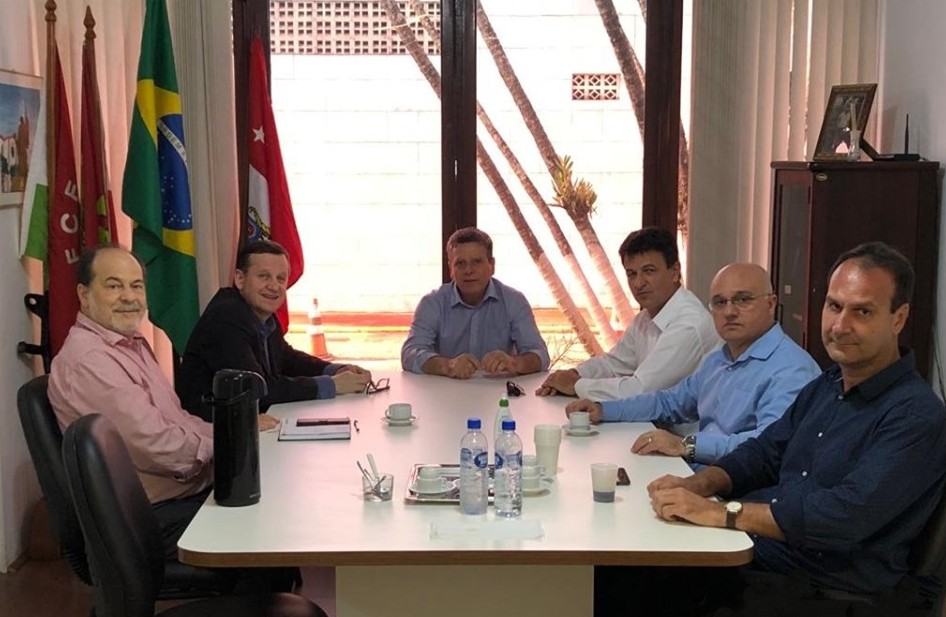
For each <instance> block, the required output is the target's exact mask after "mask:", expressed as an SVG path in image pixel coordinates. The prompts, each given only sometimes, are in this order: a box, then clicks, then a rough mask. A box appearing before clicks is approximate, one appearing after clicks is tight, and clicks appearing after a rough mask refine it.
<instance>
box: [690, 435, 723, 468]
mask: <svg viewBox="0 0 946 617" xmlns="http://www.w3.org/2000/svg"><path fill="white" fill-rule="evenodd" d="M725 440H726V437H725V436H723V435H717V434H715V433H697V434H696V455H695V457H694V460H695V461H696V462H697V463H703V464H704V465H709V464H711V463H713V462H715V461H716V459H718V458H719V457H720V456H722V455H723V454H725V452H721V451H720V450H721V449H722V448H723V446H724V443H723V442H724V441H725Z"/></svg>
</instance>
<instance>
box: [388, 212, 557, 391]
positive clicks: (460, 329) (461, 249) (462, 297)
mask: <svg viewBox="0 0 946 617" xmlns="http://www.w3.org/2000/svg"><path fill="white" fill-rule="evenodd" d="M447 259H448V263H449V265H450V277H451V279H453V280H452V282H450V283H446V284H444V285H442V286H441V287H440V288H439V289H435V290H434V291H432V292H430V293H429V294H427V295H426V296H424V297H423V298H422V299H421V301H420V303H419V304H418V305H417V309H416V310H415V311H414V321H413V322H412V323H411V331H410V333H409V334H408V337H407V340H406V341H404V345H403V346H402V347H401V367H402V368H403V369H404V370H405V371H411V372H413V373H428V374H430V375H444V376H446V377H452V378H454V379H469V378H470V377H472V376H473V375H474V374H475V373H476V372H477V371H482V372H484V373H488V374H497V373H513V374H518V375H524V374H526V373H535V372H538V371H544V370H547V369H548V367H549V352H548V348H547V347H546V345H545V341H544V340H542V337H541V336H540V335H539V328H538V326H536V324H535V317H533V315H532V307H531V306H529V302H528V301H527V300H526V298H525V296H524V295H522V293H521V292H519V291H517V290H515V289H513V288H512V287H509V286H507V285H504V284H503V283H501V282H500V281H499V280H498V279H495V278H493V273H494V272H495V270H496V261H495V260H494V259H493V241H492V239H491V238H490V237H489V236H488V235H487V234H486V233H484V232H482V231H480V230H479V229H476V228H474V227H466V228H464V229H460V230H457V231H456V232H454V233H453V235H452V236H450V239H449V240H447Z"/></svg>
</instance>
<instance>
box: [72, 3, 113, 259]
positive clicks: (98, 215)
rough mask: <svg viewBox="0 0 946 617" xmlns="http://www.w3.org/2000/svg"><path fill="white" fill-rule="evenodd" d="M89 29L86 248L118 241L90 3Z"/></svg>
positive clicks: (83, 132)
mask: <svg viewBox="0 0 946 617" xmlns="http://www.w3.org/2000/svg"><path fill="white" fill-rule="evenodd" d="M86 24H87V26H88V27H87V31H86V36H85V42H84V43H83V44H82V124H81V127H80V135H79V138H80V143H81V148H82V168H81V173H82V199H81V203H82V248H84V249H87V248H92V247H94V246H99V245H100V244H112V243H118V233H117V231H116V230H117V228H116V227H115V208H114V207H113V205H112V192H111V191H110V190H109V189H108V169H107V167H106V165H105V147H104V143H103V142H104V138H103V133H104V132H103V130H102V109H101V103H100V101H99V86H98V79H97V77H96V72H95V46H94V43H93V41H94V40H95V34H93V33H92V31H91V27H92V25H94V24H95V21H94V20H92V10H91V9H90V8H89V7H86Z"/></svg>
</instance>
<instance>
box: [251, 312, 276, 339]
mask: <svg viewBox="0 0 946 617" xmlns="http://www.w3.org/2000/svg"><path fill="white" fill-rule="evenodd" d="M253 318H254V319H255V320H256V327H257V329H258V330H259V333H260V336H262V337H263V340H266V339H268V338H269V335H270V334H272V333H273V332H275V331H276V328H277V327H278V323H277V321H276V316H275V315H270V316H269V318H268V319H267V320H266V321H260V320H259V317H257V316H256V313H253Z"/></svg>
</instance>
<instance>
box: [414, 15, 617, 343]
mask: <svg viewBox="0 0 946 617" xmlns="http://www.w3.org/2000/svg"><path fill="white" fill-rule="evenodd" d="M416 1H417V0H412V1H411V3H412V4H413V3H414V2H416ZM476 25H477V27H478V28H479V30H480V34H481V35H482V37H483V41H484V42H485V43H486V48H487V49H488V50H489V53H490V55H491V56H492V57H493V61H494V62H495V63H496V68H497V69H498V70H499V75H500V77H502V79H503V82H504V83H505V84H506V88H507V89H508V90H509V93H510V94H511V95H512V99H513V101H514V102H515V103H516V107H517V108H518V109H519V114H520V115H521V116H522V119H523V121H524V122H525V124H526V127H527V128H528V129H529V132H530V133H531V134H532V138H533V139H534V140H535V145H536V147H538V149H539V153H540V154H541V155H542V160H543V161H544V162H545V165H546V167H547V168H548V170H549V173H550V174H552V175H553V176H554V174H555V161H556V159H557V158H558V154H557V153H556V152H555V148H554V146H552V142H551V140H550V139H549V136H548V134H547V133H546V132H545V128H544V127H543V126H542V122H541V120H539V116H538V114H537V113H536V111H535V108H534V107H533V106H532V102H531V101H530V100H529V96H528V95H527V94H526V92H525V89H523V87H522V83H521V82H520V81H519V77H518V76H517V75H516V71H515V70H514V69H513V67H512V64H511V63H510V62H509V58H508V56H507V55H506V50H505V49H503V46H502V44H501V43H500V42H499V37H498V36H497V35H496V31H495V30H493V25H492V24H491V23H490V21H489V16H488V15H487V14H486V11H485V10H484V9H483V5H482V3H481V2H480V0H477V2H476ZM536 206H537V207H538V208H539V212H540V213H541V215H542V218H543V219H545V221H546V223H548V225H549V229H550V230H551V231H552V236H553V237H555V241H556V243H558V245H559V248H560V249H561V250H562V254H563V255H565V257H566V259H568V258H569V255H573V252H572V250H571V247H570V246H569V247H568V249H567V251H568V253H567V254H566V249H564V248H562V245H563V242H564V244H566V245H567V243H568V241H567V240H565V236H564V233H563V232H562V230H561V226H559V224H558V222H557V221H556V219H555V217H554V216H553V215H552V212H551V209H549V207H548V205H547V204H546V203H545V202H544V201H543V202H542V205H541V206H539V204H538V203H536ZM571 216H572V217H573V218H574V215H571ZM549 221H552V222H549ZM553 222H554V227H553ZM587 225H588V226H590V225H591V221H590V220H589V221H587ZM559 234H561V238H562V241H560V240H559ZM595 237H596V238H597V234H596V235H595ZM582 238H583V239H584V238H585V236H584V234H582ZM597 245H598V246H599V247H600V242H598V243H597ZM586 247H587V249H588V253H589V254H590V255H591V258H592V263H593V264H594V265H595V268H597V270H598V273H599V274H600V275H601V278H602V279H603V280H604V282H605V289H606V290H607V292H608V295H609V296H611V304H612V306H614V307H615V310H616V312H617V314H618V318H619V320H620V322H621V324H622V326H623V327H627V324H629V323H630V321H631V319H632V318H633V316H634V310H633V309H632V308H631V304H630V302H628V299H627V295H626V294H625V293H624V290H623V289H622V288H621V284H620V282H619V281H618V279H617V277H616V276H615V275H614V269H613V268H612V267H611V263H610V262H609V261H608V260H607V258H605V259H604V260H601V259H600V257H601V256H600V255H595V254H594V253H593V248H592V246H591V245H587V244H586ZM576 265H577V260H576ZM578 268H579V269H580V266H578ZM586 295H587V293H586ZM588 297H589V300H590V299H591V296H590V295H589V296H588ZM589 306H591V307H593V310H592V316H593V317H594V319H595V323H596V324H598V328H599V329H601V328H602V325H601V323H600V321H599V320H600V319H601V316H603V314H604V310H603V309H601V314H600V315H598V314H596V312H595V310H594V305H593V303H591V302H589ZM605 323H608V324H609V325H608V327H607V329H606V330H602V331H604V332H608V331H611V328H610V323H609V322H607V321H605ZM606 338H607V337H606ZM615 338H616V337H615ZM612 345H613V343H612V342H610V341H609V342H608V347H611V346H612Z"/></svg>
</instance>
